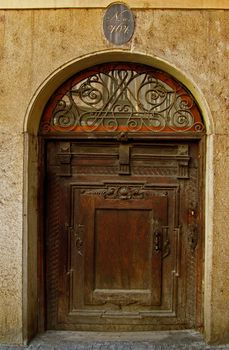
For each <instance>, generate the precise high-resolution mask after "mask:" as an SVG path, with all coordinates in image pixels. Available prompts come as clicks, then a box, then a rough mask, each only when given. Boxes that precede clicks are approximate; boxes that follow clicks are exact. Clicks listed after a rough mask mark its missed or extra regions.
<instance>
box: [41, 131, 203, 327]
mask: <svg viewBox="0 0 229 350" xmlns="http://www.w3.org/2000/svg"><path fill="white" fill-rule="evenodd" d="M79 139H80V140H83V141H89V140H90V138H85V137H83V138H81V137H77V138H76V137H73V136H70V135H69V137H64V138H63V136H61V135H60V136H58V137H57V136H48V137H47V136H46V137H44V136H39V137H38V149H39V165H38V169H39V176H38V182H39V184H38V188H39V193H38V199H37V200H38V205H37V207H38V218H39V221H38V245H37V248H38V253H37V254H38V265H37V267H38V271H37V274H38V304H39V305H38V326H37V332H38V333H40V332H44V331H45V330H46V292H45V290H46V284H45V273H46V272H45V215H44V212H45V188H44V182H45V167H46V143H47V142H48V141H49V140H52V141H53V140H59V141H60V140H65V141H66V140H68V141H71V140H72V141H74V140H79ZM136 139H137V140H141V141H146V138H145V137H144V134H143V136H142V138H139V137H138V138H136ZM97 140H98V141H101V140H102V139H101V138H99V137H98V138H97ZM103 140H104V141H107V140H108V139H103ZM133 140H134V138H133ZM113 141H114V139H113ZM147 141H149V142H150V141H152V142H155V141H156V142H158V141H159V142H160V141H167V142H169V141H173V142H174V141H177V142H179V141H180V142H181V141H189V142H190V143H191V142H197V143H198V144H199V154H200V167H199V179H200V197H201V201H200V208H199V209H200V223H201V233H200V235H199V236H200V237H199V238H200V244H198V247H197V249H198V250H197V265H198V266H200V269H199V274H198V275H197V276H196V296H197V297H196V300H197V304H196V330H199V331H201V332H203V328H204V314H203V276H204V250H205V246H204V243H205V239H204V232H205V228H204V225H205V223H204V207H205V198H204V188H205V177H204V174H205V151H206V135H192V136H190V135H184V134H183V135H178V136H177V135H175V134H174V135H161V136H160V135H157V136H151V137H147Z"/></svg>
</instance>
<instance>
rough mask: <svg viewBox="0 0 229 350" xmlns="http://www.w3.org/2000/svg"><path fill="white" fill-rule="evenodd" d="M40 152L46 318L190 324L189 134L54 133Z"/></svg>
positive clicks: (61, 325)
mask: <svg viewBox="0 0 229 350" xmlns="http://www.w3.org/2000/svg"><path fill="white" fill-rule="evenodd" d="M46 154H47V167H46V211H45V216H46V229H45V235H46V294H47V328H48V329H66V330H106V331H107V330H126V331H127V330H128V331H130V330H152V329H179V328H190V327H195V326H196V304H197V303H198V298H199V295H198V290H197V286H198V283H197V279H198V276H199V274H198V271H199V270H198V254H199V253H198V252H199V245H200V241H201V240H200V224H199V223H200V213H199V210H198V202H199V181H198V177H199V165H198V144H197V143H194V142H193V143H188V142H187V141H184V142H166V141H163V143H158V142H157V143H156V142H141V141H136V142H134V141H132V142H130V141H129V142H128V141H126V142H124V141H123V142H121V141H75V140H72V141H71V140H67V141H64V140H58V141H47V144H46ZM199 268H200V266H199ZM196 276H197V277H196Z"/></svg>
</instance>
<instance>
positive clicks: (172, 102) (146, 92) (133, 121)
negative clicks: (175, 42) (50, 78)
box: [43, 65, 204, 133]
mask: <svg viewBox="0 0 229 350" xmlns="http://www.w3.org/2000/svg"><path fill="white" fill-rule="evenodd" d="M162 76H163V75H162ZM167 80H168V79H167ZM167 80H166V79H162V77H161V76H160V74H157V73H155V72H154V71H153V70H152V71H149V69H148V70H147V69H146V70H145V71H144V70H140V71H138V70H137V69H136V70H134V69H132V67H131V65H130V67H129V68H128V67H127V68H125V69H124V68H120V66H116V67H115V66H114V67H113V68H112V69H110V70H107V71H106V70H104V71H102V70H99V71H98V72H94V73H93V74H91V75H89V76H88V77H86V78H84V79H81V80H79V81H77V82H76V83H74V82H73V83H72V86H70V88H69V89H68V90H67V91H66V92H65V93H64V94H63V90H61V89H60V91H57V93H56V96H55V98H54V100H55V103H54V104H53V105H52V108H51V119H49V120H48V122H46V125H45V123H44V124H43V130H46V131H66V132H70V131H85V132H94V131H105V132H129V133H131V132H138V131H148V132H164V131H166V132H167V131H170V132H174V131H176V132H177V131H179V132H184V131H197V132H200V131H203V129H204V125H203V124H202V122H201V120H199V119H198V118H197V117H196V116H195V115H194V114H195V113H193V111H194V110H195V108H196V107H195V102H194V100H193V98H192V96H191V95H190V94H189V93H188V92H186V91H185V90H184V89H183V88H181V87H180V86H178V85H177V86H175V85H174V84H169V83H168V82H167ZM73 81H74V79H73ZM49 113H50V112H49Z"/></svg>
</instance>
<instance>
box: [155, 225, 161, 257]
mask: <svg viewBox="0 0 229 350" xmlns="http://www.w3.org/2000/svg"><path fill="white" fill-rule="evenodd" d="M161 249H162V234H161V231H160V230H158V229H156V230H155V231H154V251H155V252H156V253H158V252H160V251H161Z"/></svg>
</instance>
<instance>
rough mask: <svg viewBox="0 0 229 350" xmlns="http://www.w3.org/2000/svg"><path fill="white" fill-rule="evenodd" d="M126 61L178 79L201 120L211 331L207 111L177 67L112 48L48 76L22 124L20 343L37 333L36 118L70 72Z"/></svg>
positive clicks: (209, 123)
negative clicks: (194, 101) (22, 336)
mask: <svg viewBox="0 0 229 350" xmlns="http://www.w3.org/2000/svg"><path fill="white" fill-rule="evenodd" d="M114 61H124V62H125V61H126V62H135V63H141V64H146V65H148V66H152V67H154V68H158V69H161V70H163V71H165V72H167V73H169V74H170V75H171V76H173V77H174V78H176V79H177V80H178V81H180V82H181V83H182V84H183V85H184V86H185V87H186V88H187V89H188V90H189V91H190V92H191V94H192V95H193V96H194V98H195V100H196V102H197V104H198V107H199V109H200V110H201V114H202V117H203V120H204V122H205V128H206V135H207V147H206V149H207V152H206V161H207V164H208V166H207V167H206V173H205V178H206V180H205V183H206V186H205V222H207V225H205V242H206V245H205V262H206V261H207V262H208V263H207V264H206V263H205V276H204V279H205V283H204V285H205V291H204V319H205V332H206V333H207V332H208V329H210V326H209V323H208V322H210V315H208V314H207V313H208V307H207V306H208V304H209V300H210V294H209V293H210V292H209V290H210V289H209V288H208V286H209V285H210V283H211V273H210V272H211V241H212V192H213V186H212V183H213V179H212V157H213V156H212V137H211V136H212V134H213V130H214V128H213V121H212V117H211V113H210V110H209V108H208V105H207V103H206V101H205V99H204V96H203V94H202V92H201V91H200V89H199V88H198V87H197V86H196V84H195V83H194V82H193V81H192V79H191V78H190V77H188V76H187V75H186V74H184V73H183V72H181V71H180V70H179V69H178V68H176V67H175V66H173V65H171V64H170V63H168V62H166V61H165V60H163V59H160V58H158V57H153V56H149V55H146V54H143V53H132V52H129V51H123V50H115V51H103V52H95V53H93V54H90V55H86V56H83V57H79V58H77V59H74V60H72V61H70V62H67V63H66V64H65V65H63V66H61V67H59V68H58V69H56V70H55V71H54V72H52V73H51V74H50V75H49V76H48V77H47V78H46V79H45V81H44V82H43V83H42V84H41V85H40V86H39V88H38V89H37V91H36V92H35V93H34V95H33V97H32V99H31V101H30V103H29V106H28V108H27V112H26V115H25V121H24V138H25V142H24V145H25V146H24V202H23V203H24V216H23V217H24V238H23V241H24V246H23V266H24V273H23V276H24V280H23V305H24V308H23V324H24V340H25V341H28V340H29V339H30V338H31V337H32V336H33V335H34V334H36V332H37V330H38V329H39V325H38V324H37V314H38V310H39V305H38V301H37V290H38V288H39V286H38V284H37V283H38V276H37V251H38V248H39V247H38V245H37V242H38V225H37V221H38V220H37V219H38V211H37V209H38V208H37V203H38V200H37V199H38V191H39V189H38V157H39V152H38V130H39V123H40V119H41V116H42V113H43V110H44V107H45V105H46V104H47V102H48V100H49V98H50V96H51V95H52V93H53V92H54V91H55V90H56V89H57V88H58V87H59V86H60V85H61V84H62V83H63V82H64V81H66V80H67V79H68V78H69V77H71V76H72V75H74V74H75V73H77V72H79V71H81V70H84V69H86V68H89V67H91V66H94V65H96V64H101V63H106V62H114Z"/></svg>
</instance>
